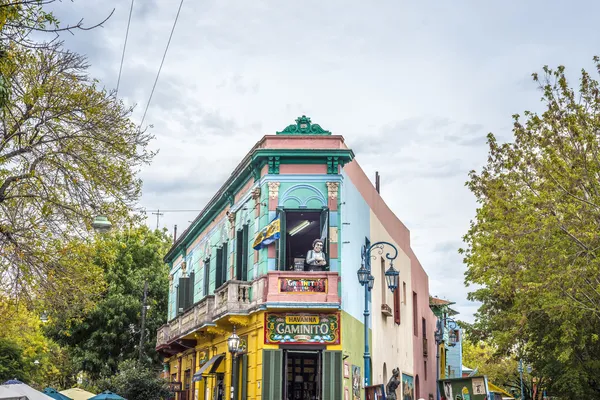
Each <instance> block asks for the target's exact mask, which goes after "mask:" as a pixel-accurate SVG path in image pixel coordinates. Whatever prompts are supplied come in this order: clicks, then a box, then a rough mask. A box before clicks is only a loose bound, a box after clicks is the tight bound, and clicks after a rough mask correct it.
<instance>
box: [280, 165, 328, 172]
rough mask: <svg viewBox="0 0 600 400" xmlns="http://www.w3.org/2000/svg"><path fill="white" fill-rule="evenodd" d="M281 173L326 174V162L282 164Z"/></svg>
mask: <svg viewBox="0 0 600 400" xmlns="http://www.w3.org/2000/svg"><path fill="white" fill-rule="evenodd" d="M279 173H280V174H326V173H327V165H325V164H281V165H280V166H279Z"/></svg>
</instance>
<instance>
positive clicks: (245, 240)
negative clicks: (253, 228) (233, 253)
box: [241, 224, 248, 281]
mask: <svg viewBox="0 0 600 400" xmlns="http://www.w3.org/2000/svg"><path fill="white" fill-rule="evenodd" d="M242 244H243V245H242V277H241V280H243V281H247V280H248V225H247V224H246V225H244V226H243V227H242Z"/></svg>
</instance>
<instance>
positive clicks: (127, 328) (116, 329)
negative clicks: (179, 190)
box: [48, 226, 171, 379]
mask: <svg viewBox="0 0 600 400" xmlns="http://www.w3.org/2000/svg"><path fill="white" fill-rule="evenodd" d="M170 246H171V239H170V238H169V237H168V236H167V235H166V233H165V232H161V231H158V230H156V231H151V230H150V229H149V228H148V227H146V226H141V227H136V228H130V229H126V230H123V231H120V232H116V233H113V234H110V235H104V236H102V237H100V238H98V240H97V242H96V259H95V262H96V265H97V266H98V267H100V268H102V269H103V271H104V279H105V280H106V284H107V289H106V291H105V292H104V293H103V294H102V298H101V299H100V300H99V301H98V302H97V304H96V306H95V308H94V309H92V310H91V311H90V312H89V313H88V314H87V315H86V316H85V317H84V318H82V319H81V320H80V321H73V322H72V323H65V322H64V321H63V320H60V319H59V320H53V321H52V322H51V324H50V327H49V329H48V332H49V334H50V336H52V337H53V338H55V339H56V340H57V341H58V342H59V343H61V344H63V345H66V346H68V347H69V348H70V349H71V353H72V354H73V357H74V360H75V362H76V363H77V364H78V365H79V366H80V369H81V370H83V371H85V372H87V373H88V374H89V376H90V378H92V379H98V378H99V377H101V376H111V375H113V374H114V373H115V372H116V371H117V368H118V364H119V362H121V361H125V360H129V359H138V357H139V341H140V325H141V309H142V301H143V291H144V283H145V282H147V283H148V300H147V305H148V306H149V308H148V310H147V313H146V323H145V340H144V349H143V354H144V358H143V361H144V362H145V363H147V364H151V365H154V366H157V367H158V366H160V365H161V359H160V357H159V356H158V354H157V353H156V352H155V350H154V348H155V346H156V331H157V330H158V328H159V327H160V326H161V325H162V324H164V322H165V321H166V315H167V301H168V290H169V282H168V267H167V265H166V264H164V262H163V256H164V255H165V254H166V251H167V250H168V249H169V247H170Z"/></svg>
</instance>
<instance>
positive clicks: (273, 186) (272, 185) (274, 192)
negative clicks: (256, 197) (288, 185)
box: [268, 182, 281, 199]
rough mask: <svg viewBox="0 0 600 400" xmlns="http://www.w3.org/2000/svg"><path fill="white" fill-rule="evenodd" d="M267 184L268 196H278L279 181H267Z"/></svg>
mask: <svg viewBox="0 0 600 400" xmlns="http://www.w3.org/2000/svg"><path fill="white" fill-rule="evenodd" d="M268 185H269V198H271V199H276V198H277V197H279V185H281V183H279V182H269V183H268Z"/></svg>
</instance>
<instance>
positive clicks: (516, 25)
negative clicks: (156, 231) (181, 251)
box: [54, 0, 600, 321]
mask: <svg viewBox="0 0 600 400" xmlns="http://www.w3.org/2000/svg"><path fill="white" fill-rule="evenodd" d="M130 5H131V2H130V1H129V0H76V1H74V2H71V1H63V2H60V3H58V2H57V3H56V4H55V7H54V8H55V11H56V13H57V15H58V16H59V17H60V19H61V20H62V21H63V22H65V23H75V22H77V21H78V20H79V19H80V18H84V23H87V24H92V23H95V22H98V21H99V20H101V19H103V17H104V16H106V15H108V14H109V13H110V12H111V10H113V9H114V10H115V11H114V14H113V16H112V17H111V18H110V19H109V20H108V22H106V23H105V24H104V26H103V27H102V28H98V29H95V30H93V31H88V32H78V33H76V35H75V36H70V35H65V36H64V39H65V41H66V46H67V47H68V48H70V49H73V50H76V51H78V52H80V53H83V54H86V55H87V56H88V58H89V60H90V63H91V64H92V67H91V73H92V74H93V75H94V76H95V77H97V78H99V79H100V80H101V82H102V83H103V84H104V85H105V86H106V87H107V88H115V87H116V83H117V77H118V72H119V65H120V60H121V54H122V50H123V42H124V39H125V31H126V27H127V19H128V16H129V9H130ZM178 7H179V0H137V1H135V3H134V8H133V16H132V20H131V26H130V33H129V39H128V43H127V51H126V54H125V61H124V65H123V72H122V77H121V83H120V88H119V95H120V96H121V97H123V99H124V101H126V102H127V103H128V104H137V107H136V111H135V114H134V119H135V120H136V121H137V122H139V121H140V119H141V116H142V114H143V111H144V109H145V107H146V103H147V102H148V97H149V95H150V91H151V89H152V85H153V83H154V79H155V77H156V73H157V70H158V67H159V64H160V60H161V58H162V55H163V52H164V49H165V46H166V43H167V40H168V37H169V33H170V31H171V27H172V25H173V21H174V19H175V15H176V14H177V9H178ZM598 15H600V2H598V1H594V0H589V1H582V0H581V1H580V0H571V1H569V2H565V1H558V0H552V1H550V0H528V1H517V0H504V1H480V0H472V1H467V0H454V1H448V0H435V1H433V0H418V1H405V0H396V1H383V0H382V1H376V2H367V1H364V0H363V1H354V0H344V1H341V0H320V1H310V0H305V1H291V0H287V1H281V0H279V1H278V0H272V1H263V0H254V1H242V0H239V1H228V0H220V1H218V0H202V1H191V0H184V2H183V6H182V9H181V14H180V17H179V20H178V23H177V26H176V28H175V33H174V35H173V39H172V42H171V46H170V48H169V52H168V54H167V58H166V61H165V64H164V67H163V70H162V73H161V76H160V80H159V82H158V85H157V88H156V91H155V93H154V97H153V99H152V103H151V105H150V108H149V110H148V113H147V116H146V120H145V123H147V124H151V125H152V126H153V127H152V129H151V130H152V132H153V134H154V135H155V136H156V140H155V141H154V143H153V147H154V148H155V149H160V153H159V154H158V156H157V157H156V158H155V160H154V163H153V164H152V166H150V167H148V168H145V169H144V170H143V172H142V176H143V179H144V194H143V197H142V199H141V206H143V207H146V208H147V209H148V210H156V209H163V210H200V209H202V208H203V207H204V205H205V204H206V202H207V201H208V199H209V198H210V197H212V195H213V194H214V193H215V191H216V190H217V189H218V188H219V187H220V185H221V183H222V182H223V181H224V180H225V178H226V177H227V176H228V175H229V174H230V173H231V171H232V169H233V168H234V167H235V165H237V163H238V162H239V161H240V160H241V158H242V157H243V156H244V155H245V153H246V152H247V151H248V150H249V148H250V147H251V146H252V145H253V144H254V143H255V142H256V141H257V140H259V139H260V138H261V137H262V135H264V134H271V133H274V132H275V131H277V130H281V129H282V128H284V127H285V126H287V125H288V124H290V123H292V122H293V120H294V119H295V118H296V117H298V116H299V115H302V114H306V115H308V116H310V117H312V119H313V122H315V123H319V124H320V125H321V126H322V127H323V128H324V129H328V130H331V131H332V132H334V133H336V134H342V135H344V137H345V138H346V142H347V143H348V144H349V145H350V146H351V147H352V148H353V149H354V151H355V153H356V156H357V160H358V162H359V163H360V164H361V166H362V167H363V169H364V170H365V171H366V173H367V174H368V175H369V176H371V177H372V178H374V175H375V171H376V170H378V171H379V172H380V174H381V175H382V195H383V197H384V198H385V200H386V201H387V203H388V204H389V205H390V206H391V208H392V210H393V211H394V212H395V213H396V215H398V216H399V217H400V219H402V220H403V221H404V223H405V224H406V225H407V226H408V227H409V229H410V230H411V233H412V244H413V248H414V249H415V251H416V253H417V255H418V257H419V259H420V260H421V263H422V264H423V266H424V267H425V269H426V271H427V273H428V274H429V277H430V293H431V294H432V295H437V296H440V297H443V298H447V299H450V300H453V301H456V302H457V307H456V308H457V309H458V310H459V311H460V312H461V316H460V317H461V318H463V319H465V320H469V321H470V320H472V318H473V313H474V312H475V310H476V307H477V306H476V304H473V303H469V302H468V301H467V299H466V297H467V292H468V290H469V289H468V288H465V287H464V285H463V274H464V270H465V268H464V266H463V265H462V263H461V258H460V256H459V255H458V254H457V249H458V248H459V247H460V246H461V237H462V235H463V234H464V233H465V232H466V230H467V228H468V225H469V221H470V219H471V218H472V217H473V215H474V212H475V206H476V204H475V202H474V199H473V197H472V195H471V194H470V192H469V191H468V190H467V189H466V188H465V187H464V182H465V181H466V179H467V173H468V171H469V170H471V169H479V168H480V167H481V165H482V163H483V162H485V160H486V157H487V147H486V143H485V135H486V134H487V133H488V132H493V133H494V134H496V135H497V136H499V137H500V138H502V139H503V140H510V138H511V131H510V129H511V115H512V114H514V113H520V112H522V111H523V110H525V109H530V110H539V109H540V107H541V104H540V102H539V99H540V93H539V92H538V91H537V90H536V86H535V85H534V84H533V83H532V82H531V79H530V75H531V73H532V72H535V71H540V70H541V67H542V66H543V65H545V64H548V65H550V66H556V65H559V64H563V65H565V66H566V67H567V68H568V69H569V70H570V71H571V73H572V76H573V78H574V79H576V77H577V73H578V71H579V70H580V69H581V68H583V67H585V68H588V69H591V66H592V65H591V60H592V57H593V56H594V55H595V54H600V31H598V29H597V16H598ZM196 214H197V213H196V212H165V213H164V215H163V216H162V217H161V219H160V226H161V227H162V226H166V227H167V228H168V229H169V230H171V231H172V229H173V225H174V224H177V225H178V226H179V230H180V232H181V230H183V229H185V228H186V227H187V226H188V224H189V221H191V220H192V219H193V218H194V217H195V216H196ZM150 217H152V218H151V219H150V220H149V224H150V225H151V226H153V227H154V226H156V217H155V216H153V215H150Z"/></svg>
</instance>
